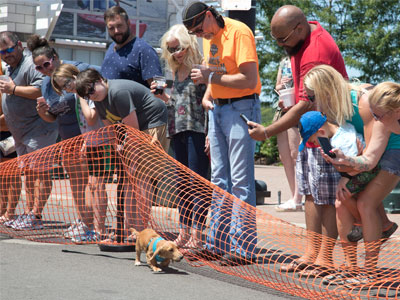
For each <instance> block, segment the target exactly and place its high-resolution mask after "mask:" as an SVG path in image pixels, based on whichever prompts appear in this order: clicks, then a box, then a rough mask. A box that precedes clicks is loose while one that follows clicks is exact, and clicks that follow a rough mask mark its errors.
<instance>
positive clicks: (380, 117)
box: [369, 108, 390, 121]
mask: <svg viewBox="0 0 400 300" xmlns="http://www.w3.org/2000/svg"><path fill="white" fill-rule="evenodd" d="M369 110H370V111H371V114H372V116H373V117H374V119H375V121H380V120H382V119H383V117H384V116H385V115H386V114H388V113H389V112H390V111H387V112H385V113H383V114H382V115H381V116H378V115H377V114H376V113H374V112H373V111H372V108H369Z"/></svg>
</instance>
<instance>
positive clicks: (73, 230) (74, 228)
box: [64, 219, 89, 239]
mask: <svg viewBox="0 0 400 300" xmlns="http://www.w3.org/2000/svg"><path fill="white" fill-rule="evenodd" d="M87 231H89V228H88V227H87V226H86V224H85V223H83V222H82V221H81V220H80V219H76V220H75V221H74V223H72V224H71V226H70V227H68V229H67V231H66V232H64V237H65V238H66V239H72V238H74V237H79V236H81V235H84V234H85V233H86V232H87Z"/></svg>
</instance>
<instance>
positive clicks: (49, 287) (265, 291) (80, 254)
mask: <svg viewBox="0 0 400 300" xmlns="http://www.w3.org/2000/svg"><path fill="white" fill-rule="evenodd" d="M256 179H259V180H262V181H265V182H266V183H267V189H268V190H269V191H271V197H270V198H265V204H264V205H258V206H257V208H258V209H261V210H262V211H264V212H267V213H269V214H271V215H274V216H276V217H279V218H282V219H284V220H286V221H289V222H291V223H294V224H296V225H298V226H302V227H304V212H285V213H282V212H276V211H275V209H274V207H275V206H276V205H277V204H278V201H279V198H280V199H281V201H282V202H283V201H285V200H287V199H288V198H289V197H290V192H289V187H288V185H287V182H286V178H285V175H284V170H283V168H282V167H274V166H256ZM389 218H390V219H392V220H393V221H396V222H398V224H400V215H399V214H397V215H394V214H392V215H389ZM396 234H397V235H398V234H399V233H398V232H396ZM134 257H135V253H133V252H122V253H114V252H101V251H100V250H99V248H98V246H97V245H60V244H48V243H36V242H30V241H26V240H21V239H13V238H10V237H8V236H6V235H0V299H13V300H17V299H33V300H36V299H75V300H79V299H85V300H88V299H113V300H117V299H193V300H195V299H202V300H204V299H216V300H218V299H221V300H222V299H230V300H231V299H251V300H254V299H272V300H275V299H302V298H300V297H294V296H290V295H288V294H285V293H282V292H279V291H276V290H274V289H272V288H269V287H266V286H264V285H260V284H256V283H252V282H250V281H247V280H244V279H241V278H238V277H235V276H230V275H226V274H223V273H220V272H218V271H216V270H214V269H211V268H209V267H206V266H202V267H193V266H191V265H189V264H188V263H187V262H186V261H185V260H184V261H182V262H179V263H173V264H171V265H170V267H169V268H168V269H166V270H165V271H164V272H161V273H153V272H152V271H151V270H150V269H149V268H148V267H147V266H146V264H143V265H142V266H135V265H134ZM143 260H144V257H142V261H143Z"/></svg>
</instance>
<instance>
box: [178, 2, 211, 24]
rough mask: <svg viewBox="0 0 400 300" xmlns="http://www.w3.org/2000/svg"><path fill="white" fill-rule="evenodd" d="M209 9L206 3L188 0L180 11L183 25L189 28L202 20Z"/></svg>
mask: <svg viewBox="0 0 400 300" xmlns="http://www.w3.org/2000/svg"><path fill="white" fill-rule="evenodd" d="M209 9H210V6H208V5H207V4H205V3H203V2H200V1H195V2H190V3H189V4H188V5H186V6H185V8H184V9H183V11H182V20H183V25H185V27H186V28H187V29H188V30H190V29H192V28H194V27H196V26H198V25H199V24H200V23H201V22H203V20H204V18H205V16H206V14H205V13H206V11H207V10H209Z"/></svg>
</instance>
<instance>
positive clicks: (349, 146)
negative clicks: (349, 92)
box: [299, 111, 379, 194]
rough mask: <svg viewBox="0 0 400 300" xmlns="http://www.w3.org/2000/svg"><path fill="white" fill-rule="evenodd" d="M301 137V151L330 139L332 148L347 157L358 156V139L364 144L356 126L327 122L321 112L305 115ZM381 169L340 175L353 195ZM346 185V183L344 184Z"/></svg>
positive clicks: (302, 121) (302, 117)
mask: <svg viewBox="0 0 400 300" xmlns="http://www.w3.org/2000/svg"><path fill="white" fill-rule="evenodd" d="M299 127H300V128H299V129H300V135H301V137H302V139H303V140H302V143H301V144H300V146H299V151H302V150H303V149H304V147H305V144H306V143H307V142H311V143H313V144H315V145H319V142H318V137H327V138H329V139H330V142H331V145H332V148H339V149H340V150H342V151H343V153H345V155H352V156H357V155H358V152H359V151H358V147H357V139H358V140H359V141H360V142H361V143H363V145H364V138H363V136H362V135H361V134H359V133H357V131H356V129H355V128H354V126H353V125H352V124H350V123H345V124H344V125H342V126H338V125H335V124H333V123H330V122H328V121H327V119H326V116H324V115H323V114H322V113H321V112H319V111H309V112H306V113H305V114H303V115H302V116H301V118H300V123H299ZM378 172H379V168H378V167H377V168H375V169H373V170H371V171H369V172H362V173H359V174H357V175H355V176H350V175H348V174H347V173H340V174H341V175H342V179H341V180H344V181H346V188H347V189H348V190H349V192H350V193H351V194H356V193H359V192H361V191H362V190H363V189H364V188H365V187H366V186H367V184H368V183H369V182H370V181H371V180H372V179H374V178H375V177H376V175H378ZM343 184H344V182H343Z"/></svg>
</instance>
